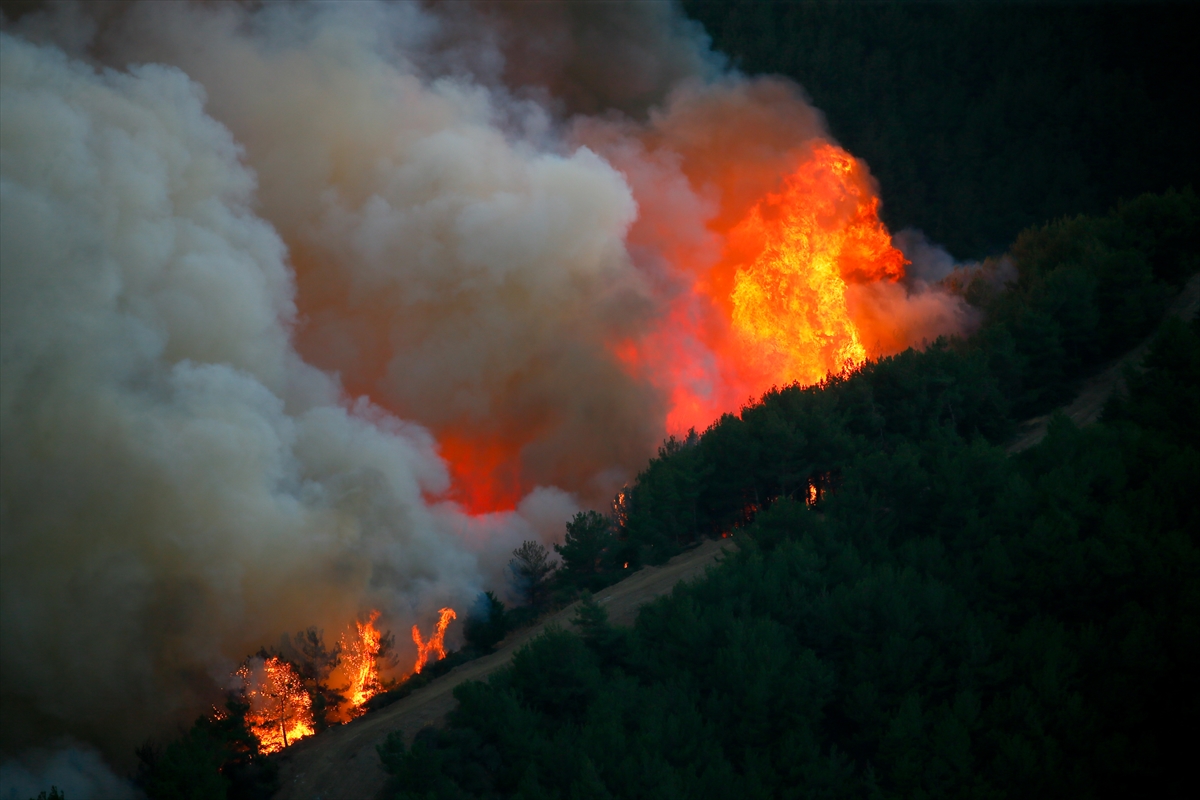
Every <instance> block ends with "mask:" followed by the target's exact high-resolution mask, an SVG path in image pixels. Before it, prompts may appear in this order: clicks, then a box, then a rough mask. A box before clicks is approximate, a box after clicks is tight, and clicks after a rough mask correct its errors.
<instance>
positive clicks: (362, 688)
mask: <svg viewBox="0 0 1200 800" xmlns="http://www.w3.org/2000/svg"><path fill="white" fill-rule="evenodd" d="M377 619H379V612H378V611H372V612H371V614H370V616H369V617H368V618H367V621H366V622H357V621H356V622H355V623H354V626H355V628H357V629H358V636H357V637H356V638H355V639H354V640H353V641H347V640H346V636H345V634H342V638H341V645H342V659H343V663H344V664H345V671H346V674H347V675H348V676H349V678H350V687H349V689H348V690H347V695H348V697H349V698H350V705H351V706H353V707H354V708H356V709H358V708H360V707H361V706H362V704H363V703H365V702H367V701H368V700H370V699H371V698H372V697H374V696H375V695H377V694H379V692H380V691H381V690H382V689H383V687H382V686H381V685H380V682H379V667H378V665H377V663H376V658H377V657H378V655H379V648H380V645H381V642H382V635H381V634H380V633H379V631H378V630H377V629H376V628H375V620H377Z"/></svg>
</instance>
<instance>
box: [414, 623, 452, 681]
mask: <svg viewBox="0 0 1200 800" xmlns="http://www.w3.org/2000/svg"><path fill="white" fill-rule="evenodd" d="M457 618H458V615H457V614H455V613H454V609H453V608H443V609H442V610H441V611H439V612H438V621H437V627H436V628H434V631H433V634H432V635H431V636H430V637H429V639H428V640H424V639H422V638H421V629H420V628H418V627H417V626H416V625H413V628H412V637H413V641H414V642H415V643H416V645H417V663H416V665H414V666H413V673H414V674H416V673H419V672H420V671H421V670H422V669H424V668H425V665H426V664H427V663H428V662H429V657H430V656H433V655H436V656H437V658H436V659H434V660H435V661H438V660H441V659H443V658H445V657H446V645H445V639H446V628H447V626H449V625H450V620H452V619H457Z"/></svg>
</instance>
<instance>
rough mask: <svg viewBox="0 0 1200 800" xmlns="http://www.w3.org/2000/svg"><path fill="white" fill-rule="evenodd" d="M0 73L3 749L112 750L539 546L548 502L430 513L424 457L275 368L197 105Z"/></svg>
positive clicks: (140, 85) (10, 66) (157, 92)
mask: <svg viewBox="0 0 1200 800" xmlns="http://www.w3.org/2000/svg"><path fill="white" fill-rule="evenodd" d="M0 57H2V59H3V62H2V64H3V66H2V70H0V72H2V75H3V94H2V98H0V104H2V106H0V108H2V111H0V116H2V118H3V135H2V139H0V144H2V150H0V152H2V155H0V158H2V159H3V160H2V162H0V165H2V167H3V177H2V182H0V225H2V229H0V231H2V234H0V264H2V267H3V287H4V291H3V296H2V297H3V300H2V306H0V321H2V322H0V324H2V326H3V339H2V353H3V370H4V380H3V383H2V389H0V431H2V436H3V457H2V462H0V463H2V466H0V469H2V471H3V472H2V474H3V495H2V502H3V504H2V506H0V514H2V515H3V517H2V519H3V531H4V535H3V540H2V541H3V554H2V559H0V565H2V566H0V570H2V571H3V578H2V580H0V592H2V597H3V603H2V612H0V613H2V615H3V616H2V621H3V631H4V639H5V644H4V649H3V664H4V671H3V703H4V714H3V717H4V723H3V725H4V727H3V733H4V744H5V746H6V747H11V746H15V745H20V744H26V743H29V742H31V741H36V740H38V739H39V738H40V737H42V736H51V735H56V734H59V733H62V732H64V731H65V732H70V733H72V734H75V735H78V736H80V737H83V738H85V739H89V740H92V741H98V742H100V741H103V742H106V743H107V744H109V745H110V746H112V747H113V748H114V749H122V750H127V749H128V748H131V747H132V746H133V745H134V744H136V738H137V737H140V736H145V735H146V734H147V732H150V731H154V730H159V729H161V728H162V726H164V725H166V724H168V723H171V722H174V721H175V720H177V719H179V718H180V715H181V714H186V713H190V712H192V711H195V710H196V709H197V708H198V707H202V706H201V705H200V703H201V701H202V700H204V699H208V698H207V695H206V693H207V692H208V691H209V690H211V688H212V687H213V686H215V685H218V684H219V683H220V682H221V681H222V680H223V677H224V676H225V675H227V674H228V672H229V671H230V669H231V667H232V666H233V664H234V661H235V660H236V659H238V658H240V657H241V656H243V655H245V654H246V653H248V652H250V651H252V650H254V649H255V648H257V647H258V646H259V645H261V644H263V643H267V642H271V641H274V640H275V639H276V638H277V637H278V635H279V633H280V632H281V631H287V630H295V629H298V628H301V627H304V626H307V625H310V624H317V625H323V626H325V627H326V629H327V630H330V631H332V630H334V629H336V628H337V627H339V626H342V625H344V624H346V623H347V622H348V621H349V620H351V619H353V618H354V617H355V616H356V615H357V614H359V613H360V612H361V611H362V610H363V607H364V606H366V605H379V606H381V607H383V608H384V609H386V611H387V612H388V613H389V616H390V618H391V620H392V621H393V622H394V623H398V624H399V625H403V624H406V623H409V622H411V621H413V620H414V619H415V618H416V616H415V615H417V614H418V613H419V612H422V611H425V610H427V609H428V608H430V607H433V608H436V607H437V604H439V603H442V602H446V601H449V600H461V599H463V598H464V597H465V598H469V597H470V596H471V593H472V592H474V591H477V590H478V589H479V588H481V587H482V586H484V585H486V584H485V582H492V581H497V580H500V575H499V568H500V564H502V563H503V561H502V560H501V561H499V562H498V559H497V556H498V553H497V552H496V551H497V550H498V549H499V548H502V547H507V548H508V549H510V550H511V547H512V546H514V545H515V544H516V543H517V542H519V541H520V539H521V538H522V537H524V536H530V535H538V534H539V533H540V534H541V535H542V536H545V535H546V532H547V531H546V529H547V528H548V527H550V526H549V525H548V524H547V520H546V519H545V517H546V510H545V509H546V508H547V507H549V508H550V509H552V512H553V513H552V514H551V516H552V517H557V519H556V520H555V522H557V524H558V525H561V521H562V519H563V518H564V517H565V516H566V515H567V514H569V513H570V510H571V504H570V501H569V499H567V498H564V497H563V496H562V495H561V493H555V492H553V491H550V490H543V491H542V492H539V493H537V494H535V495H534V496H531V497H530V498H529V500H527V501H526V502H525V504H524V505H523V506H522V508H521V509H520V511H519V512H518V513H516V514H509V515H500V516H499V518H491V519H485V520H483V521H478V520H473V519H472V518H469V517H466V516H464V515H462V514H461V513H458V512H457V511H456V510H455V508H454V507H453V506H445V505H443V506H438V507H429V506H427V505H426V503H425V501H424V500H423V498H422V495H423V494H431V495H436V494H438V493H439V492H442V491H444V490H445V488H446V486H447V475H446V471H445V468H444V465H443V464H442V462H441V461H440V460H439V458H438V457H437V454H436V452H435V446H434V442H433V439H432V437H431V436H430V435H429V434H428V433H427V432H425V430H423V429H422V428H419V427H416V426H414V425H411V424H408V423H403V422H401V421H399V420H397V419H395V418H394V417H391V416H389V415H388V414H386V413H385V412H383V411H381V410H380V409H379V408H377V407H375V406H373V405H371V404H370V403H368V402H366V401H358V402H355V403H353V404H350V405H347V404H345V403H343V402H341V400H340V394H339V388H338V386H337V384H336V381H335V380H334V379H333V378H332V377H330V376H329V375H327V374H325V373H322V372H320V371H318V370H316V369H314V368H313V367H310V366H308V365H306V364H305V363H304V362H303V361H302V360H301V359H300V358H299V357H298V356H297V355H296V353H295V352H294V350H293V349H292V347H291V344H290V342H289V333H290V329H291V327H292V326H293V324H294V321H295V320H294V317H295V304H294V294H295V287H294V283H293V280H292V275H291V271H290V269H289V267H288V264H287V261H286V251H285V248H284V245H283V243H282V242H281V240H280V238H279V236H278V235H277V234H276V232H275V231H274V230H273V229H272V227H271V226H270V225H268V224H267V223H265V222H264V221H263V220H262V219H261V218H259V217H258V216H256V215H255V214H254V212H253V210H252V206H253V205H254V203H255V197H254V192H255V180H254V176H253V175H252V173H250V172H249V171H248V170H247V169H246V168H245V167H244V166H243V165H242V164H241V163H240V162H239V146H238V145H237V144H236V143H235V141H234V139H233V138H232V136H231V135H230V134H229V131H228V130H227V129H226V128H224V127H223V126H222V125H220V124H219V123H217V122H216V121H214V120H213V119H212V118H211V117H210V116H208V115H207V114H206V113H205V112H204V108H203V101H204V90H203V89H202V88H201V87H200V86H199V85H198V84H196V83H195V82H194V81H192V80H190V79H189V78H188V77H187V76H186V75H185V74H183V73H182V72H180V71H179V70H178V69H175V68H172V67H164V66H156V65H150V66H143V67H134V68H132V69H131V70H129V71H128V72H113V71H105V72H102V73H97V72H95V71H94V70H93V69H92V68H91V67H89V66H87V65H84V64H82V63H80V62H78V61H71V60H70V59H68V58H67V57H66V56H64V55H63V54H62V53H61V52H60V51H58V50H56V49H53V48H50V47H38V46H34V45H31V44H29V43H26V42H24V41H22V40H20V39H18V38H14V37H10V36H7V35H5V36H4V38H3V47H2V50H0ZM522 513H525V515H526V517H528V518H529V520H527V519H526V518H525V517H522V516H521V514H522ZM530 520H532V521H530ZM481 526H486V529H487V531H488V532H489V533H488V535H487V536H484V535H482V534H481V533H480V532H479V529H480V528H481ZM537 527H540V528H541V531H539V530H537ZM551 530H552V528H551ZM501 552H505V551H503V550H501ZM480 553H484V554H487V555H488V556H489V558H488V559H487V560H486V561H485V562H484V563H481V561H480V558H479V554H480Z"/></svg>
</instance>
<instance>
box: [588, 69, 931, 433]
mask: <svg viewBox="0 0 1200 800" xmlns="http://www.w3.org/2000/svg"><path fill="white" fill-rule="evenodd" d="M576 135H577V137H578V138H579V140H580V141H581V142H584V143H587V144H589V145H590V146H594V147H596V148H597V149H598V150H599V152H602V153H604V154H605V155H606V157H608V158H610V159H611V160H612V161H613V163H614V164H616V165H617V166H618V168H620V169H621V170H622V172H623V173H624V174H625V175H626V177H627V179H628V180H629V181H630V185H631V187H632V188H633V190H634V195H635V197H636V198H637V199H638V203H639V210H640V212H641V213H640V216H639V219H638V221H637V222H636V223H635V224H634V226H633V228H632V230H631V231H630V237H629V238H630V242H631V246H632V247H634V248H636V250H635V252H640V253H644V254H648V255H643V257H642V262H643V263H642V266H643V268H644V269H647V270H648V271H649V272H650V273H651V276H652V278H653V279H654V280H656V281H657V287H656V288H657V293H658V295H659V297H660V303H661V305H660V313H659V315H658V317H657V322H656V324H653V325H651V326H650V327H649V328H648V329H647V330H646V331H644V332H643V334H642V335H641V336H640V338H630V339H627V340H623V341H619V342H613V343H612V344H611V345H610V349H611V352H612V353H613V354H614V357H615V358H617V359H618V360H619V361H620V362H621V363H622V364H623V365H624V367H625V369H627V370H628V371H629V372H630V374H633V375H637V376H639V377H641V378H643V379H644V380H647V381H649V382H651V383H653V384H654V385H656V386H657V387H658V388H659V389H660V391H662V393H663V394H664V395H665V396H666V398H667V399H668V402H667V412H666V418H665V426H664V427H665V431H666V432H667V433H671V434H675V435H680V434H683V433H684V432H686V431H687V429H688V428H692V427H694V428H696V429H698V430H703V429H704V428H706V427H708V425H710V424H711V423H712V422H713V421H715V420H716V419H717V418H718V417H719V416H720V415H721V414H723V413H728V412H733V411H736V410H737V409H738V408H739V407H740V406H741V405H743V404H744V403H745V402H747V400H751V399H755V398H757V397H759V396H761V395H762V394H763V393H764V392H766V391H768V390H769V389H771V388H772V387H774V386H786V385H789V384H792V383H801V384H811V383H815V382H817V381H820V380H821V379H823V378H824V377H825V376H826V375H828V374H830V373H838V372H841V371H842V370H844V369H847V368H852V367H855V366H857V365H859V364H861V363H863V361H865V360H866V359H867V358H869V357H877V356H880V355H884V354H887V353H890V352H895V351H897V350H899V349H903V348H904V347H907V346H908V345H909V344H911V343H913V342H912V341H911V337H909V336H908V335H907V334H906V332H904V331H897V330H892V328H893V327H894V326H891V325H890V321H891V320H892V319H893V318H894V317H895V314H894V313H893V310H892V309H886V308H882V307H881V304H880V303H878V302H875V303H872V302H869V300H870V297H871V296H870V295H867V296H866V297H867V298H868V302H863V301H862V298H861V297H860V296H859V295H852V294H851V291H850V289H851V287H855V286H877V285H887V286H895V285H896V284H897V282H898V281H899V280H900V279H901V278H903V277H904V268H905V265H906V263H907V262H906V260H905V258H904V256H903V255H902V254H901V253H900V251H899V250H897V249H896V248H895V247H894V246H893V245H892V241H891V236H890V234H889V233H888V231H887V229H886V227H885V226H884V225H883V223H882V222H881V221H880V219H879V198H878V193H877V191H876V187H875V185H874V182H873V180H872V178H871V176H870V173H869V172H868V170H867V167H866V165H865V164H863V163H862V162H861V161H858V160H857V159H855V158H854V157H853V156H852V155H851V154H849V153H847V152H846V151H845V150H843V149H841V148H839V147H837V146H836V145H834V144H832V143H831V142H830V141H829V140H828V137H827V134H826V133H825V132H824V127H823V124H822V121H821V120H820V118H819V115H818V114H817V113H816V112H814V111H813V110H812V109H811V107H809V106H808V105H807V104H806V103H805V102H804V101H803V99H802V98H800V97H799V96H797V94H796V93H795V91H794V89H793V88H792V87H790V86H788V85H787V84H784V83H782V82H779V81H773V80H760V81H753V82H743V83H729V84H725V85H719V86H716V87H710V88H708V89H704V90H687V91H682V92H680V93H678V94H677V96H676V97H675V98H674V99H673V102H672V103H671V104H670V105H669V106H668V107H667V108H666V109H665V110H664V111H663V112H662V113H661V114H658V115H652V116H651V121H650V123H649V124H648V125H647V126H644V127H637V126H632V125H628V124H624V125H622V124H613V123H610V122H607V121H605V122H597V121H583V122H580V123H578V124H577V131H576ZM898 291H899V295H900V300H901V301H903V300H904V297H905V293H904V289H903V288H899V289H898ZM886 296H887V297H888V298H889V299H894V296H895V292H894V291H892V292H891V293H889V294H887V295H886ZM851 300H856V301H857V302H851ZM899 305H904V303H903V302H900V303H899ZM917 343H919V339H918V340H917Z"/></svg>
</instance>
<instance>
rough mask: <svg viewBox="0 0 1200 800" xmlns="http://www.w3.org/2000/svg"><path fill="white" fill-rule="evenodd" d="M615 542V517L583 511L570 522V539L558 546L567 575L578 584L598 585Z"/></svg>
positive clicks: (568, 529) (592, 587)
mask: <svg viewBox="0 0 1200 800" xmlns="http://www.w3.org/2000/svg"><path fill="white" fill-rule="evenodd" d="M613 542H614V535H613V526H612V522H611V520H609V519H608V517H605V516H604V515H603V514H598V513H597V512H595V511H581V512H579V513H578V514H576V515H575V517H574V519H572V520H571V521H570V522H568V523H567V536H566V541H564V542H563V543H562V544H556V545H554V550H555V551H556V552H557V553H558V554H559V555H560V556H562V560H563V567H564V569H565V570H566V574H567V575H568V576H569V577H570V578H571V580H572V581H574V582H575V584H576V585H578V586H583V587H585V588H589V589H594V588H598V586H596V585H594V584H596V583H597V582H596V580H595V579H596V577H597V576H598V575H600V574H601V573H602V572H603V571H604V567H605V563H604V561H605V557H606V556H607V555H608V550H609V549H610V547H611V546H612V544H613Z"/></svg>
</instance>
